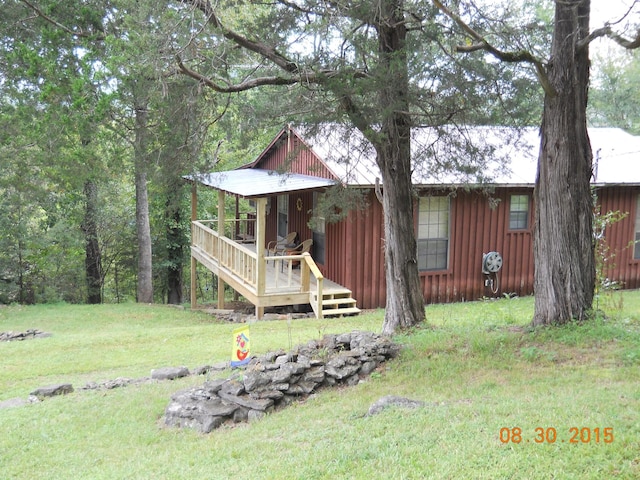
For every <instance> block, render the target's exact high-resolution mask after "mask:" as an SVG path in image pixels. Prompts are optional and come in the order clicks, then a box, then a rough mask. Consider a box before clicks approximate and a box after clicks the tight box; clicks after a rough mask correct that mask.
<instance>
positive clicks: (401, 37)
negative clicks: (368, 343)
mask: <svg viewBox="0 0 640 480" xmlns="http://www.w3.org/2000/svg"><path fill="white" fill-rule="evenodd" d="M381 15H382V19H381V21H380V24H379V27H378V35H379V52H380V60H381V62H380V69H381V72H382V73H381V75H380V78H381V85H380V86H381V95H380V104H381V105H380V107H381V110H382V111H383V112H384V113H383V119H382V129H381V136H380V137H381V138H380V139H379V141H378V142H374V145H375V147H376V152H377V162H378V167H379V168H380V172H381V174H382V181H383V186H384V194H383V205H384V233H385V266H386V272H385V275H386V282H387V303H386V311H385V318H384V324H383V326H382V332H383V333H384V334H392V333H393V332H394V331H395V330H396V329H397V328H408V327H411V326H413V325H416V324H418V323H419V322H422V321H424V318H425V313H424V296H423V294H422V289H421V287H420V277H419V275H418V261H417V247H416V239H415V231H414V222H413V194H412V192H413V188H412V183H411V119H410V116H409V102H408V98H407V95H408V91H409V75H408V71H407V56H406V51H405V47H406V35H407V31H406V26H405V22H404V17H403V2H402V0H389V1H383V2H382V6H381Z"/></svg>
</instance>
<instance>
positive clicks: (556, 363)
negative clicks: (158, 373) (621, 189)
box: [0, 292, 640, 480]
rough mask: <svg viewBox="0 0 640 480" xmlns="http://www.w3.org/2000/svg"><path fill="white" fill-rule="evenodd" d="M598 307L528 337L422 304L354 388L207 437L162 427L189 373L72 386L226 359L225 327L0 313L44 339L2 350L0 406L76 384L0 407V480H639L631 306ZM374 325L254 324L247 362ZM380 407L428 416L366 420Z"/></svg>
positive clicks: (497, 315)
mask: <svg viewBox="0 0 640 480" xmlns="http://www.w3.org/2000/svg"><path fill="white" fill-rule="evenodd" d="M598 306H599V307H600V308H601V309H603V310H604V311H605V312H606V314H607V316H606V319H599V320H594V321H592V322H590V323H587V324H584V325H571V326H567V327H562V328H553V329H537V330H533V329H530V328H528V322H529V320H530V318H531V316H532V312H533V301H532V299H531V298H522V299H520V298H513V299H501V300H498V301H483V302H469V303H460V304H454V305H433V306H429V307H428V308H427V318H428V321H429V324H428V326H424V327H420V328H416V329H415V330H413V331H412V332H410V333H408V334H402V335H399V336H398V337H397V338H396V340H397V341H398V342H400V343H402V344H403V345H404V348H403V351H402V353H401V355H400V357H399V358H398V359H396V360H394V361H392V362H390V363H388V364H387V366H386V368H385V369H384V371H382V372H375V373H374V374H373V375H372V377H371V378H370V379H368V380H367V381H365V382H362V383H361V384H359V385H358V386H356V387H351V388H341V389H336V390H329V389H325V390H321V391H320V392H318V394H316V395H313V396H312V397H311V398H309V399H307V400H306V401H305V402H300V403H297V404H294V405H293V406H291V407H289V408H287V409H285V410H282V411H279V412H277V413H274V414H272V415H269V416H267V417H265V418H264V419H262V420H260V421H258V422H255V423H252V424H242V425H237V426H234V427H222V428H220V429H218V430H215V431H214V432H212V433H210V434H208V435H201V434H198V433H196V432H194V431H190V430H176V429H166V428H163V427H162V426H161V421H160V420H161V416H162V414H163V410H164V408H165V407H166V406H167V404H168V402H169V397H170V396H171V394H173V393H174V392H176V391H178V390H180V389H183V388H188V387H191V386H195V385H200V384H202V383H203V382H204V381H205V377H188V378H184V379H180V380H176V381H172V382H160V383H145V384H140V385H132V386H128V387H124V388H119V389H114V390H109V391H83V390H80V388H79V387H81V386H83V385H85V384H86V383H88V382H101V381H106V380H110V379H115V378H117V377H129V378H140V377H145V376H149V375H150V371H151V369H153V368H157V367H161V366H179V365H185V366H188V367H190V368H193V367H197V366H200V365H205V364H214V363H218V362H222V361H226V360H228V359H229V358H230V353H231V340H232V333H231V332H232V330H233V329H234V327H236V326H237V325H233V324H229V323H221V322H218V321H216V320H215V319H214V318H212V317H211V316H209V315H206V314H204V313H202V312H194V311H190V310H188V309H187V310H180V309H174V308H170V307H163V306H151V307H150V306H145V305H135V304H128V305H101V306H71V305H56V306H36V307H6V308H0V331H8V330H13V331H24V330H27V329H30V328H38V329H40V330H44V331H46V332H50V333H52V334H53V335H52V336H51V337H49V338H43V339H34V340H27V341H22V342H11V343H6V342H0V359H1V360H0V401H2V400H7V399H11V398H16V397H22V398H26V397H27V396H28V395H29V392H31V391H32V390H34V389H35V388H36V387H40V386H45V385H49V384H52V383H58V382H69V383H72V384H73V385H74V387H75V388H76V391H75V392H74V393H72V394H70V395H67V396H64V397H55V398H51V399H47V400H45V401H43V402H41V403H37V404H30V405H25V406H21V407H13V408H4V409H0V478H3V479H4V478H7V479H31V478H48V479H65V480H67V479H201V478H202V479H230V478H251V479H314V478H318V479H336V478H350V479H351V478H353V479H360V478H362V479H377V478H380V479H404V478H406V479H413V478H415V479H421V478H434V479H440V478H442V479H467V478H486V479H506V478H514V479H521V478H527V479H530V478H536V479H538V478H545V479H549V478H557V479H565V478H566V479H573V478H629V479H630V478H639V477H640V292H623V293H616V294H614V296H612V297H606V298H605V299H603V300H602V301H601V302H599V304H598ZM382 319H383V312H382V311H376V312H370V313H367V314H364V315H360V316H358V317H351V318H344V319H325V320H323V321H317V320H293V321H292V322H291V323H288V322H287V321H286V320H279V321H268V322H267V321H265V322H258V323H256V324H252V325H251V341H252V348H253V353H256V354H259V353H264V352H267V351H270V350H275V349H279V348H284V349H285V350H288V349H289V348H290V347H291V346H295V345H297V344H299V343H303V342H306V341H308V340H310V339H312V338H320V337H322V335H324V334H325V333H337V332H345V331H350V330H353V329H364V330H372V331H379V330H380V327H381V324H382ZM390 394H393V395H402V396H407V397H410V398H412V399H417V400H423V401H425V402H429V406H427V407H425V408H421V409H417V410H402V409H388V410H385V411H383V412H382V413H381V414H379V415H376V416H372V417H365V416H364V414H365V413H366V412H367V409H368V408H369V405H370V404H371V403H373V402H374V401H376V400H377V399H378V398H380V397H382V396H384V395H390ZM517 429H519V430H517ZM536 429H539V430H537V431H536ZM540 429H541V430H540ZM596 429H597V430H596ZM605 429H607V430H605ZM539 432H542V434H543V435H544V436H545V437H544V441H543V442H542V443H537V442H536V439H537V434H538V433H539ZM554 432H555V434H556V436H555V442H553V443H552V442H551V441H547V439H549V440H551V439H553V433H554ZM576 432H577V434H576ZM605 432H607V435H606V436H605ZM611 433H612V434H613V440H611V436H610V435H611ZM518 434H519V436H518ZM580 434H582V440H581V438H580ZM587 434H589V435H590V438H589V439H588V438H587ZM501 437H502V440H507V439H509V440H511V439H515V440H518V439H521V441H520V442H519V443H515V442H513V441H508V442H503V441H501ZM596 437H597V439H596ZM572 438H573V439H574V440H577V443H571V442H570V440H572ZM605 439H606V440H607V442H605ZM583 440H584V441H583ZM596 440H597V441H596Z"/></svg>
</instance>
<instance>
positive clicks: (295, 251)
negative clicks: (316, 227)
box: [280, 239, 313, 270]
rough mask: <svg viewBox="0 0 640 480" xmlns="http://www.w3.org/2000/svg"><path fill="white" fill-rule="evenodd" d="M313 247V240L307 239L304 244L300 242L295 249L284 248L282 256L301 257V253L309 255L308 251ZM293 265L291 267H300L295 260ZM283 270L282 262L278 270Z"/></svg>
mask: <svg viewBox="0 0 640 480" xmlns="http://www.w3.org/2000/svg"><path fill="white" fill-rule="evenodd" d="M312 245H313V240H312V239H308V240H305V241H304V242H302V243H301V244H300V245H298V246H297V247H293V248H286V249H285V250H284V252H283V255H302V254H303V253H309V251H310V250H311V246H312ZM295 262H296V263H295V264H293V267H294V268H295V267H296V266H300V262H298V261H297V260H295ZM283 269H284V262H282V265H281V267H280V270H283Z"/></svg>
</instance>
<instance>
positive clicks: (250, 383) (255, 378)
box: [243, 371, 271, 392]
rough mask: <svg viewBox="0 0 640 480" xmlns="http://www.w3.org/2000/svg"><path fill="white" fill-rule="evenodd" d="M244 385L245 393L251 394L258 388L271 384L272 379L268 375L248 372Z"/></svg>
mask: <svg viewBox="0 0 640 480" xmlns="http://www.w3.org/2000/svg"><path fill="white" fill-rule="evenodd" d="M243 383H244V389H245V391H247V392H251V391H252V390H255V389H256V388H258V387H262V386H264V385H267V384H269V383H271V378H269V375H267V374H266V373H262V372H258V371H253V372H247V373H245V375H244V378H243Z"/></svg>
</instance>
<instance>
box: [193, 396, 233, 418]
mask: <svg viewBox="0 0 640 480" xmlns="http://www.w3.org/2000/svg"><path fill="white" fill-rule="evenodd" d="M238 408H240V407H239V406H238V405H234V404H232V403H228V402H225V401H223V400H221V399H220V398H212V399H211V400H206V401H204V402H199V403H198V411H199V412H200V413H201V414H202V415H210V416H214V417H227V416H229V415H231V414H233V413H234V412H235V411H236V410H237V409H238Z"/></svg>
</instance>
